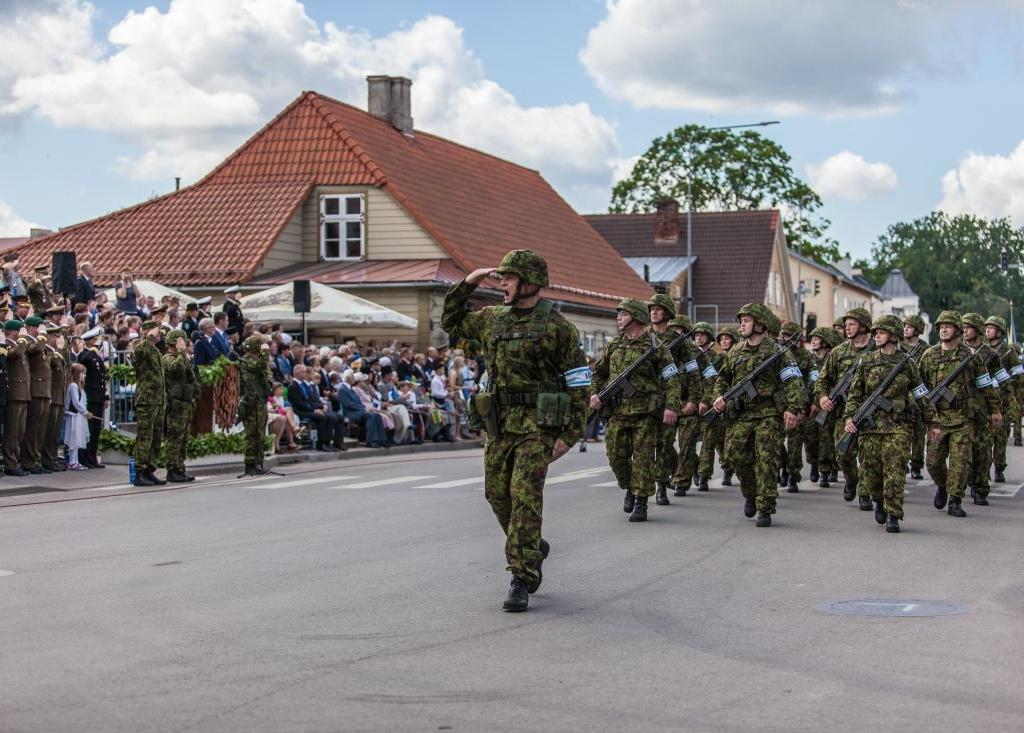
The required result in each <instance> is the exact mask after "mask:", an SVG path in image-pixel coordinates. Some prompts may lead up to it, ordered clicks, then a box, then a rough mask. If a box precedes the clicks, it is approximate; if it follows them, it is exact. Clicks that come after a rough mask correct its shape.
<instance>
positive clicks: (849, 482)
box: [814, 308, 874, 512]
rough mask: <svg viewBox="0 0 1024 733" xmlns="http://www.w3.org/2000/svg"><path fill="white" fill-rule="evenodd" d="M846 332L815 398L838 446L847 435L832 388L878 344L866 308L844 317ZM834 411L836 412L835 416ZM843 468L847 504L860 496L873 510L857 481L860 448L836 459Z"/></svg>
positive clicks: (823, 372)
mask: <svg viewBox="0 0 1024 733" xmlns="http://www.w3.org/2000/svg"><path fill="white" fill-rule="evenodd" d="M843 322H844V324H845V326H844V327H845V329H846V341H844V342H843V343H841V344H839V345H838V346H836V347H835V348H834V349H832V352H831V353H830V354H829V355H828V358H827V359H825V364H824V367H823V368H822V369H821V370H820V373H819V376H818V380H817V382H815V384H814V398H815V401H816V402H817V404H818V408H819V409H821V410H824V411H825V412H828V413H829V414H830V418H831V419H833V420H834V422H835V425H834V433H833V436H832V440H833V442H834V443H838V442H839V439H840V438H841V437H842V435H843V433H844V432H846V429H845V426H844V425H843V421H842V420H839V419H838V417H839V415H841V414H842V410H843V406H842V404H841V403H840V404H834V403H833V402H832V400H831V399H829V393H830V392H831V391H832V388H833V387H835V386H836V384H838V383H839V381H840V380H841V379H842V378H843V375H844V374H846V373H847V371H848V370H849V369H851V368H852V367H853V366H854V365H855V364H856V363H857V362H858V361H860V359H861V358H863V357H864V355H865V354H867V353H868V352H869V351H871V350H872V349H873V348H874V343H873V342H872V340H871V336H870V335H869V333H868V331H869V330H870V328H871V314H870V313H868V312H867V311H866V310H865V309H864V308H853V309H852V310H850V311H849V312H848V313H846V315H844V316H843ZM833 411H835V413H834V414H833ZM836 459H837V462H838V463H839V468H841V469H842V471H843V477H844V478H845V479H846V486H845V487H844V488H843V498H844V499H845V500H846V501H853V498H854V497H855V496H857V497H859V501H860V508H861V510H863V511H868V512H869V511H871V510H872V508H873V507H872V504H871V496H870V495H869V494H868V492H867V490H866V489H864V488H862V487H860V486H859V485H858V481H857V478H858V477H857V448H856V446H854V448H852V449H851V450H850V452H849V453H847V454H846V455H845V456H844V455H837V456H836Z"/></svg>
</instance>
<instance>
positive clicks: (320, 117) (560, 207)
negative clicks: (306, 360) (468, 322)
mask: <svg viewBox="0 0 1024 733" xmlns="http://www.w3.org/2000/svg"><path fill="white" fill-rule="evenodd" d="M315 185H355V186H360V185H366V186H380V187H381V188H383V189H384V190H386V191H387V192H388V193H390V194H391V196H392V197H393V198H394V199H395V200H396V201H398V203H399V204H401V205H402V206H403V207H404V208H405V209H406V211H407V212H408V213H409V214H410V215H411V216H412V218H413V219H414V220H415V221H416V222H417V223H418V224H419V225H420V226H421V227H422V228H423V229H424V230H425V231H426V232H427V233H428V234H430V236H431V237H432V238H433V239H434V240H435V241H436V242H437V243H438V245H439V246H441V247H442V248H443V249H444V250H445V251H446V252H447V253H448V254H449V255H450V257H451V258H452V260H454V263H455V264H456V265H457V266H458V267H459V268H461V269H462V270H463V271H465V272H471V271H472V270H474V269H476V268H479V267H493V266H495V265H497V263H498V261H499V260H500V259H501V257H502V256H503V255H504V254H505V253H506V252H507V251H508V250H510V249H514V248H530V249H535V250H536V251H537V252H539V253H540V254H541V255H542V256H543V257H544V258H545V259H546V260H547V262H548V268H549V273H550V281H551V287H550V288H547V289H546V290H545V292H544V295H546V296H547V297H550V298H555V299H559V300H564V301H569V302H574V303H580V304H584V305H591V306H598V307H602V308H612V307H614V305H615V302H616V301H617V300H618V299H619V298H620V297H623V296H634V297H646V296H647V295H649V294H650V292H651V289H650V287H649V286H648V285H647V283H645V282H644V281H643V279H642V278H640V277H639V276H637V275H636V273H634V272H633V271H632V270H631V269H630V268H629V267H628V266H627V265H626V263H625V262H624V261H623V260H622V258H621V257H620V256H619V255H618V253H616V251H615V250H614V249H613V248H612V247H611V246H610V245H609V244H608V243H607V242H606V241H605V240H604V239H603V238H602V237H600V236H599V235H597V234H596V232H594V230H593V229H592V228H591V227H589V226H588V225H587V223H586V222H585V221H584V220H583V219H582V218H581V217H580V216H579V215H578V214H577V213H576V212H575V211H573V210H572V208H571V207H570V206H569V205H568V204H567V203H566V202H565V201H564V200H563V199H562V198H561V197H560V196H559V195H558V194H557V193H556V192H555V191H554V189H552V188H551V186H550V185H549V184H548V183H547V182H546V181H545V180H544V179H543V178H542V177H541V175H540V174H539V173H538V172H536V171H534V170H530V169H528V168H524V167H522V166H519V165H516V164H514V163H510V162H508V161H505V160H501V159H499V158H496V157H494V156H492V155H488V154H487V153H483V152H480V151H478V150H473V149H471V148H467V147H464V146H462V145H459V144H457V143H454V142H451V141H449V140H445V139H444V138H441V137H437V136H435V135H430V134H427V133H423V132H418V131H417V132H416V133H415V134H413V135H406V134H403V133H401V132H399V131H398V130H396V129H395V128H393V127H392V126H391V125H390V124H389V123H388V122H386V121H383V120H380V119H377V118H376V117H373V116H371V115H369V114H368V113H366V112H364V111H362V110H360V109H358V108H356V107H353V106H351V105H347V104H344V103H342V102H339V101H337V100H334V99H331V98H329V97H325V96H323V95H320V94H317V93H315V92H304V93H303V94H301V95H300V96H299V97H298V98H297V99H296V100H294V101H293V102H292V103H291V104H290V105H288V107H286V108H285V109H284V110H283V111H282V112H281V113H280V114H278V115H277V117H275V118H274V119H273V120H271V121H270V122H269V123H268V124H267V125H266V126H265V127H264V128H263V129H262V130H260V131H259V132H258V133H256V134H255V135H254V136H253V137H252V138H250V139H249V140H248V141H247V142H246V143H245V144H243V145H242V146H241V147H240V148H239V149H238V150H236V151H235V152H234V153H232V154H231V155H230V156H228V158H227V159H225V160H224V161H223V162H222V163H221V164H220V165H219V166H217V167H216V168H215V169H214V170H213V171H211V172H210V173H209V174H208V175H207V176H206V177H205V178H203V179H202V180H201V181H199V182H198V183H197V184H195V185H194V186H191V187H189V188H186V189H183V190H182V191H179V192H176V193H173V194H170V195H168V196H165V197H163V198H161V199H156V200H155V201H152V202H146V203H144V204H140V205H139V206H138V207H133V208H131V209H126V210H124V211H122V212H115V213H114V214H110V215H108V216H106V217H102V218H100V219H97V220H94V221H92V222H86V223H84V224H79V225H76V226H74V227H71V228H69V229H66V230H63V231H61V232H59V233H58V234H55V235H52V236H50V237H45V238H41V239H39V240H37V241H36V242H34V243H32V244H31V245H26V246H25V248H24V249H23V251H22V256H23V259H24V260H25V261H26V262H28V263H29V264H30V265H32V264H36V263H37V262H41V261H46V260H48V259H49V254H50V252H52V251H53V250H55V249H73V250H76V251H78V258H79V260H83V259H89V260H91V261H92V262H93V265H94V266H95V267H96V268H97V269H98V270H100V271H101V272H112V273H113V272H117V271H119V269H120V268H122V267H130V268H132V269H133V271H135V272H136V274H139V275H145V276H148V277H157V276H163V277H164V278H165V279H167V278H168V276H169V274H170V273H172V272H173V273H175V274H174V276H173V277H170V278H169V280H168V281H169V282H172V283H173V284H177V285H189V284H197V285H198V284H209V285H214V284H220V283H227V282H234V281H237V280H242V281H246V280H248V279H251V278H252V277H253V276H254V275H255V273H256V271H257V269H258V267H259V264H260V263H261V262H262V260H263V258H264V257H265V256H266V254H267V252H268V251H269V248H270V246H271V245H272V244H273V240H274V239H276V237H277V234H278V233H279V232H280V230H281V228H283V226H284V225H285V224H286V223H287V221H288V219H289V218H290V217H291V215H292V213H293V212H294V211H295V209H296V207H297V206H298V204H299V203H300V202H301V200H302V199H303V198H304V197H305V196H306V195H308V193H309V191H310V190H311V189H312V187H313V186H315ZM230 191H235V192H245V191H250V192H254V193H259V194H261V195H262V196H263V197H264V199H265V200H263V201H261V205H260V206H259V209H260V211H261V216H262V217H263V219H264V221H263V226H262V228H261V229H259V231H256V232H254V231H252V230H251V229H249V228H248V226H243V225H242V224H243V223H244V224H245V225H248V224H249V221H248V216H249V215H250V214H252V212H253V210H254V208H255V207H254V206H251V205H245V206H233V205H231V204H232V203H233V202H237V200H238V197H239V196H241V195H243V194H241V193H234V194H229V193H228V192H230ZM179 200H186V201H188V202H189V206H187V207H185V206H183V205H181V204H179V203H178V202H179ZM172 212H173V213H176V214H178V215H179V216H173V213H172ZM181 214H186V215H187V216H186V217H185V218H181V216H180V215H181ZM371 215H372V214H371ZM114 222H119V224H118V225H115V224H114ZM182 222H187V225H184V226H183V224H182ZM272 230H273V235H272V236H270V237H269V238H268V236H267V235H268V234H269V233H270V232H271V231H272ZM211 234H215V235H216V236H213V237H211V236H210V235H211ZM211 239H212V240H213V241H214V242H216V244H217V249H216V250H214V249H212V248H211V247H210V240H211ZM371 246H372V244H371ZM140 254H142V255H144V256H143V257H141V258H140V257H139V255H140ZM221 258H223V259H224V261H225V262H226V263H228V264H221V261H220V260H221ZM188 262H193V263H200V262H202V263H210V264H212V265H214V266H213V267H205V266H204V267H202V272H201V273H191V272H185V271H186V270H189V269H190V268H188V267H186V266H185V265H183V263H188ZM197 269H198V266H197ZM179 271H180V273H179ZM581 285H582V286H584V287H579V286H581Z"/></svg>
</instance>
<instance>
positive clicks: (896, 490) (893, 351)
mask: <svg viewBox="0 0 1024 733" xmlns="http://www.w3.org/2000/svg"><path fill="white" fill-rule="evenodd" d="M871 336H872V338H873V339H874V342H875V347H876V348H875V350H874V351H872V352H869V353H868V354H866V355H865V356H864V359H863V360H862V361H861V362H860V366H859V367H857V376H856V377H854V380H853V384H852V385H851V386H850V393H849V397H848V398H847V400H846V407H845V409H844V411H843V422H844V430H845V431H846V432H847V433H855V434H856V435H857V442H858V443H859V444H860V445H859V448H858V455H859V456H860V481H861V485H862V486H863V487H864V488H865V489H866V490H867V491H868V493H869V495H870V496H871V499H872V501H874V503H875V521H876V522H878V523H879V524H884V525H885V531H886V532H899V531H900V522H901V521H902V520H903V495H904V491H905V488H906V483H907V477H906V465H907V460H908V459H909V458H910V433H911V430H912V426H913V421H914V418H913V413H912V412H911V411H910V410H908V409H907V408H908V406H909V404H910V403H911V402H912V401H914V400H915V399H921V398H923V397H924V396H925V395H927V394H928V388H927V387H926V386H925V385H924V384H922V383H921V376H920V374H919V372H918V369H917V364H916V363H915V362H914V360H913V359H908V361H907V363H906V365H905V366H904V367H903V368H902V369H901V370H900V372H899V374H897V375H896V377H895V378H894V379H893V380H892V382H891V383H890V384H889V386H888V387H887V388H886V389H885V391H884V392H883V393H882V394H881V396H882V397H884V398H886V399H887V400H888V401H889V403H890V404H891V405H892V409H891V410H890V411H888V412H886V411H884V410H878V411H876V412H875V416H874V420H875V424H874V425H861V426H860V428H859V429H858V428H857V426H856V425H855V424H854V422H853V416H854V415H855V414H856V412H857V410H859V409H860V408H861V406H862V405H863V404H864V402H865V401H866V400H867V399H868V398H869V397H870V396H871V395H872V394H873V393H874V392H875V390H876V389H878V387H879V386H881V384H882V382H883V381H885V379H886V378H887V377H888V376H889V374H891V373H892V371H893V370H894V369H895V368H896V366H897V364H899V363H900V360H901V359H903V358H904V355H905V352H903V351H901V350H900V349H899V348H898V345H899V342H900V338H901V337H902V336H903V323H901V322H900V319H899V318H897V317H896V316H882V317H881V318H879V319H878V320H876V321H875V322H874V323H873V324H872V325H871ZM922 410H923V414H924V416H925V419H926V420H928V421H929V422H930V421H931V420H932V419H933V418H934V415H933V414H932V411H931V407H930V405H928V403H926V402H924V403H922Z"/></svg>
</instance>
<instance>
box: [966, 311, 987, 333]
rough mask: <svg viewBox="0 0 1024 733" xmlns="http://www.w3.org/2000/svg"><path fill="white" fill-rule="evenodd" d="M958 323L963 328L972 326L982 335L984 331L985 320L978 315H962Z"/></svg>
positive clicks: (972, 313)
mask: <svg viewBox="0 0 1024 733" xmlns="http://www.w3.org/2000/svg"><path fill="white" fill-rule="evenodd" d="M960 323H962V324H963V325H964V326H974V327H975V328H976V329H978V333H982V332H983V331H984V330H985V319H984V318H982V317H981V314H980V313H974V312H971V313H964V314H963V315H962V316H960Z"/></svg>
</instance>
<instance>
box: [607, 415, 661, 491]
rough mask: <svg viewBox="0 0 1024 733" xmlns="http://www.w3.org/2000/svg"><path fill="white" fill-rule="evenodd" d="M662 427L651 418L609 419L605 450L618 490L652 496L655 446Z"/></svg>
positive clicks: (615, 417) (619, 417)
mask: <svg viewBox="0 0 1024 733" xmlns="http://www.w3.org/2000/svg"><path fill="white" fill-rule="evenodd" d="M661 427H662V425H661V421H660V420H658V419H657V418H656V417H654V416H653V415H630V416H620V415H612V416H611V418H610V419H609V420H608V425H607V427H606V428H605V446H606V450H607V452H608V463H609V465H611V467H612V473H614V474H615V480H616V481H618V482H619V488H621V489H625V490H626V491H629V492H632V493H633V494H634V495H636V496H652V495H653V494H654V474H655V467H654V445H655V443H656V442H657V440H658V436H659V435H660V434H661Z"/></svg>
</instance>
